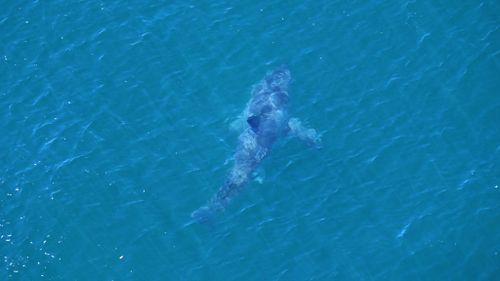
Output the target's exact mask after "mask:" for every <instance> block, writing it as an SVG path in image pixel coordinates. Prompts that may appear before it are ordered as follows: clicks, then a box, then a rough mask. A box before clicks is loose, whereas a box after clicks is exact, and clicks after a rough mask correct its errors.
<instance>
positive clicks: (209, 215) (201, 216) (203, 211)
mask: <svg viewBox="0 0 500 281" xmlns="http://www.w3.org/2000/svg"><path fill="white" fill-rule="evenodd" d="M215 213H216V211H215V210H214V209H212V208H210V207H208V206H202V207H200V208H198V209H196V210H194V211H193V212H192V213H191V218H192V219H193V220H194V221H195V222H197V223H207V222H210V221H212V219H213V218H214V216H215Z"/></svg>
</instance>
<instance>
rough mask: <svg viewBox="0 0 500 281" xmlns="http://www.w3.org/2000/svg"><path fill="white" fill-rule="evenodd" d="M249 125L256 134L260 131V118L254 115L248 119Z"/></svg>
mask: <svg viewBox="0 0 500 281" xmlns="http://www.w3.org/2000/svg"><path fill="white" fill-rule="evenodd" d="M247 123H248V125H250V128H252V131H254V132H256V133H257V131H258V130H259V123H260V118H259V116H255V115H252V116H250V117H248V119H247Z"/></svg>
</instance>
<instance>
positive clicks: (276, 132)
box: [191, 65, 321, 222]
mask: <svg viewBox="0 0 500 281" xmlns="http://www.w3.org/2000/svg"><path fill="white" fill-rule="evenodd" d="M290 80H291V76H290V70H289V69H288V67H287V66H286V65H281V66H279V67H278V68H276V69H274V70H272V71H269V72H268V73H267V74H266V75H265V77H264V78H263V79H262V80H261V81H260V82H259V83H257V84H256V85H254V87H253V88H252V91H251V98H250V101H249V102H248V103H247V105H246V108H245V110H244V111H243V114H242V116H241V119H242V120H243V121H244V122H242V123H243V128H242V132H241V134H240V135H239V137H238V146H237V148H236V153H235V154H234V165H233V167H232V169H231V171H230V172H229V174H228V176H227V177H226V179H225V181H224V183H223V184H222V186H221V187H220V188H219V190H218V191H217V192H216V193H215V195H213V196H212V198H211V199H210V200H209V201H208V202H207V204H206V205H205V206H202V207H200V208H198V209H197V210H195V211H194V212H192V213H191V218H193V219H194V220H195V221H197V222H206V221H209V220H210V219H211V218H212V217H214V215H215V214H217V213H219V212H222V211H223V210H224V209H225V208H226V206H227V205H228V204H229V202H230V201H231V200H232V199H233V198H234V197H235V196H236V195H237V194H238V193H239V192H240V191H241V189H242V188H243V186H244V185H245V184H246V183H247V182H248V181H249V180H250V178H251V175H252V173H253V172H254V171H255V169H256V168H257V166H258V165H259V163H260V162H261V161H262V160H263V159H264V158H265V157H266V156H267V155H269V153H270V152H271V148H272V146H273V144H274V143H275V142H276V140H278V139H279V138H280V137H284V136H287V135H291V136H295V137H298V138H299V139H301V140H303V141H304V142H306V143H307V144H308V145H311V146H316V147H320V145H321V139H320V136H319V135H318V134H317V132H316V130H314V129H311V128H307V127H305V126H303V125H302V123H301V122H300V121H299V119H297V118H290V117H289V115H288V110H287V108H288V106H287V105H288V97H289V96H288V87H289V84H290Z"/></svg>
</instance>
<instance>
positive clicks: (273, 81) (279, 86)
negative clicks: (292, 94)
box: [266, 64, 291, 93]
mask: <svg viewBox="0 0 500 281" xmlns="http://www.w3.org/2000/svg"><path fill="white" fill-rule="evenodd" d="M290 80H291V75H290V70H289V69H288V66H287V65H286V64H283V65H281V66H279V67H278V68H276V69H274V70H273V71H271V72H269V73H268V74H267V75H266V83H267V87H268V88H269V89H271V90H273V91H281V92H285V93H286V92H288V85H289V84H290Z"/></svg>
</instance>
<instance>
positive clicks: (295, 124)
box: [288, 118, 321, 148]
mask: <svg viewBox="0 0 500 281" xmlns="http://www.w3.org/2000/svg"><path fill="white" fill-rule="evenodd" d="M288 128H289V129H290V130H289V132H288V133H289V134H290V135H292V136H295V137H297V138H299V139H300V140H302V141H303V142H305V143H306V144H307V145H309V146H314V147H317V148H320V147H321V136H320V135H319V134H318V133H317V132H316V130H314V129H312V128H307V127H305V126H304V125H302V122H300V120H299V119H297V118H290V120H289V121H288Z"/></svg>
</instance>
